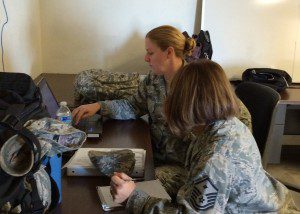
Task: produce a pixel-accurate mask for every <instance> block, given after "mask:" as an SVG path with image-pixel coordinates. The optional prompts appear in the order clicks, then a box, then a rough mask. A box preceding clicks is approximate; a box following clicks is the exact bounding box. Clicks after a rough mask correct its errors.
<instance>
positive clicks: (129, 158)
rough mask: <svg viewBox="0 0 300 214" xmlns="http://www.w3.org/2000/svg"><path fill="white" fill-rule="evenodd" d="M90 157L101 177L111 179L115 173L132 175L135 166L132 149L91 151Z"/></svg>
mask: <svg viewBox="0 0 300 214" xmlns="http://www.w3.org/2000/svg"><path fill="white" fill-rule="evenodd" d="M88 156H89V158H90V160H91V162H92V163H93V164H94V166H95V167H96V168H97V169H99V171H100V174H101V175H105V176H108V177H111V176H112V175H113V174H114V172H124V173H126V174H127V175H130V174H132V172H133V169H134V166H135V154H134V152H133V151H132V150H130V149H122V150H117V151H109V152H102V151H95V150H90V151H89V152H88Z"/></svg>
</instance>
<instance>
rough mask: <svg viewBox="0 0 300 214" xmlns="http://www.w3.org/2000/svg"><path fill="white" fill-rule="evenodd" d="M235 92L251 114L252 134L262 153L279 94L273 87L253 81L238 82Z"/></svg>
mask: <svg viewBox="0 0 300 214" xmlns="http://www.w3.org/2000/svg"><path fill="white" fill-rule="evenodd" d="M235 93H236V95H237V96H238V97H239V98H240V100H241V101H242V102H243V103H244V104H245V106H246V107H247V108H248V110H249V112H250V114H251V117H252V129H253V136H254V138H255V140H256V143H257V145H258V148H259V151H260V153H261V155H263V154H264V151H265V148H266V142H267V139H268V135H269V129H270V125H271V121H272V115H273V111H274V109H275V107H276V105H277V103H278V101H279V100H280V95H279V93H278V92H276V91H275V90H274V89H272V88H270V87H268V86H265V85H262V84H258V83H254V82H243V83H240V84H239V85H238V86H237V87H236V89H235Z"/></svg>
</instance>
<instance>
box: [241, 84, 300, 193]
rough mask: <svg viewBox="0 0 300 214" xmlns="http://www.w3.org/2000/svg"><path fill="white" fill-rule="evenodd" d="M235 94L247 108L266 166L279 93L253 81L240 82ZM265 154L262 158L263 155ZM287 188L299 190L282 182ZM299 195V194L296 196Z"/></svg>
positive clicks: (295, 186) (296, 186)
mask: <svg viewBox="0 0 300 214" xmlns="http://www.w3.org/2000/svg"><path fill="white" fill-rule="evenodd" d="M235 93H236V95H237V96H238V97H239V98H240V100H241V101H242V102H243V103H244V104H245V106H246V107H247V108H248V110H249V112H250V114H251V117H252V129H253V136H254V138H255V140H256V143H257V145H258V148H259V151H260V154H261V156H262V159H263V166H264V168H266V166H267V160H268V151H265V149H266V146H267V145H266V144H267V140H268V135H269V130H270V125H271V121H272V117H273V112H274V110H275V108H276V105H277V103H278V101H279V100H280V95H279V93H278V92H276V91H275V90H274V89H272V88H270V87H268V86H265V85H262V84H259V83H254V82H242V83H240V84H239V85H238V86H237V87H236V89H235ZM264 155H266V157H265V158H264V157H263V156H264ZM281 182H282V183H284V184H285V185H286V186H287V187H288V188H289V189H291V190H294V191H297V192H299V191H300V190H299V189H298V185H293V184H290V183H287V182H283V181H281ZM298 197H299V196H298Z"/></svg>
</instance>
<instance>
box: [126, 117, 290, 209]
mask: <svg viewBox="0 0 300 214" xmlns="http://www.w3.org/2000/svg"><path fill="white" fill-rule="evenodd" d="M193 138H194V140H193V141H192V142H191V143H190V145H189V148H188V150H187V156H186V164H185V166H186V168H187V170H188V178H187V180H186V183H185V184H184V185H183V186H182V187H181V188H180V190H179V192H178V194H177V199H176V200H177V201H176V204H175V203H171V202H169V201H168V200H163V199H161V200H160V199H157V198H151V197H149V196H148V195H147V194H146V193H144V192H142V191H140V190H134V192H133V193H132V194H131V196H130V197H129V199H128V201H127V205H126V207H127V209H129V212H130V213H271V212H276V213H277V212H280V213H281V212H282V213H291V211H292V210H295V209H296V208H295V207H294V202H293V200H292V199H291V195H290V193H289V192H288V190H287V188H286V187H285V186H284V185H283V184H281V183H280V182H278V181H277V180H275V179H274V178H272V177H271V176H270V175H269V174H268V173H266V172H265V171H264V170H263V168H262V164H261V157H260V153H259V150H258V147H257V144H256V142H255V140H254V138H253V136H252V134H251V132H250V131H249V129H248V128H247V127H246V126H245V125H244V124H242V123H241V122H240V121H239V120H238V119H237V118H233V119H230V120H227V121H224V120H222V121H217V122H216V123H215V124H212V125H211V126H209V127H207V128H206V129H205V130H204V131H203V133H202V134H199V135H198V136H195V135H193Z"/></svg>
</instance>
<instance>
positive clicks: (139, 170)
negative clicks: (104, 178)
mask: <svg viewBox="0 0 300 214" xmlns="http://www.w3.org/2000/svg"><path fill="white" fill-rule="evenodd" d="M121 149H124V148H80V149H78V150H77V152H76V153H75V154H74V155H73V157H72V158H71V159H70V160H69V161H68V163H66V164H65V165H64V167H63V168H65V167H66V168H67V175H68V176H100V173H99V170H98V169H97V168H96V167H95V166H94V165H93V163H92V162H91V160H90V158H89V156H88V152H89V151H90V150H95V151H104V152H109V151H115V150H121ZM130 150H132V151H133V152H134V154H135V166H134V169H133V172H132V174H131V175H130V176H131V177H135V178H141V177H144V174H145V160H146V150H145V149H130Z"/></svg>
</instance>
